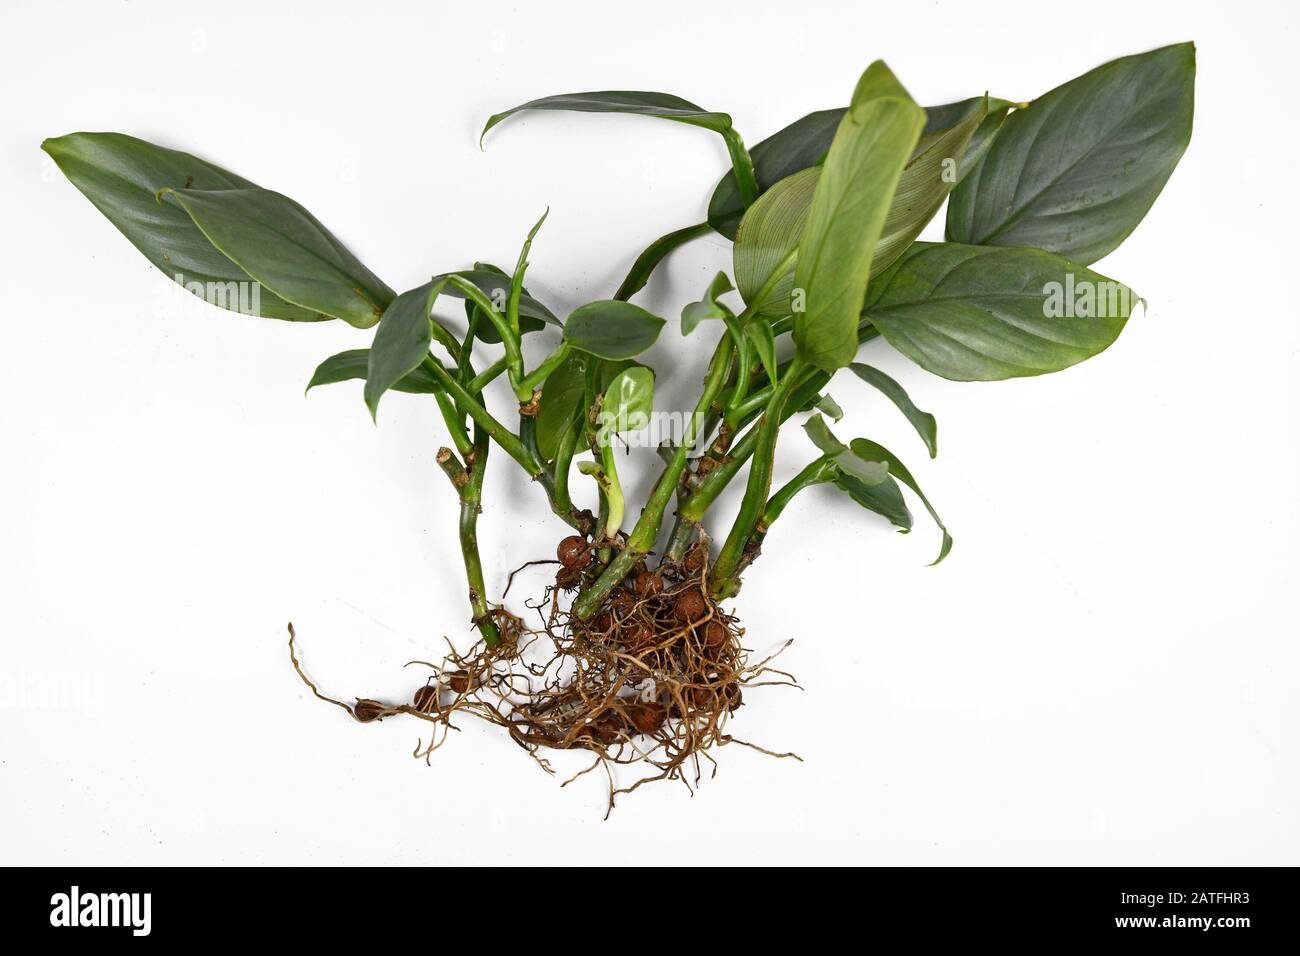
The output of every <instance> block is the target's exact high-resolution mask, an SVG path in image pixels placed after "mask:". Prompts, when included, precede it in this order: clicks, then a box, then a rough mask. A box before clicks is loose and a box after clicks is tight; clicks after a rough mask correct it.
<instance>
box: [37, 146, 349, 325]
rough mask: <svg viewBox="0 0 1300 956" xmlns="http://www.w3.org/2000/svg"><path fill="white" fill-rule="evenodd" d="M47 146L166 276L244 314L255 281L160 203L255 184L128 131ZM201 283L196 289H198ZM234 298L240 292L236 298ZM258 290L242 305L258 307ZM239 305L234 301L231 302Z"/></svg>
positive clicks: (277, 305)
mask: <svg viewBox="0 0 1300 956" xmlns="http://www.w3.org/2000/svg"><path fill="white" fill-rule="evenodd" d="M41 148H42V149H44V150H45V151H46V152H47V153H49V154H50V157H51V158H52V159H53V160H54V162H55V163H57V164H58V166H59V168H60V169H61V170H63V172H64V174H65V175H66V176H67V177H68V179H69V180H71V181H72V184H73V185H74V186H76V187H77V188H78V189H79V190H81V192H82V193H83V194H84V195H85V197H86V198H87V199H89V200H90V201H91V202H92V203H94V205H95V208H97V209H98V210H99V211H100V212H102V213H103V214H104V216H105V217H106V218H107V219H108V221H109V222H111V223H112V224H113V225H114V226H116V227H117V228H118V230H119V231H120V232H121V233H122V234H123V235H124V236H126V238H127V239H129V240H130V241H131V244H132V245H134V246H135V247H136V248H137V249H139V250H140V252H142V253H143V254H144V256H145V258H146V259H148V260H149V261H150V262H152V263H153V264H154V265H155V266H157V267H158V268H159V269H161V270H162V271H163V273H164V274H165V275H166V276H167V278H169V279H171V280H173V281H175V282H178V283H180V284H181V285H189V286H190V289H191V291H197V288H198V286H202V287H203V289H204V290H205V295H204V298H205V299H207V300H208V301H209V302H212V303H213V304H216V305H220V306H222V307H223V308H230V309H231V311H242V310H243V309H242V308H241V307H240V305H239V303H240V302H241V296H240V290H241V288H244V286H240V285H234V286H232V285H231V284H232V283H245V284H247V286H250V287H251V286H252V284H253V283H254V281H255V280H254V279H253V277H252V276H250V275H249V274H248V273H247V272H245V271H244V270H243V269H241V268H240V267H239V266H237V265H236V264H235V263H234V262H232V261H231V260H230V258H229V257H228V256H226V255H225V254H224V253H222V252H221V251H220V250H218V249H217V248H216V247H215V246H214V245H213V244H212V243H211V242H209V241H208V238H207V237H206V236H205V235H203V233H202V232H201V231H200V230H199V227H198V226H196V225H195V224H194V220H192V219H191V218H190V217H189V216H188V215H186V214H185V212H184V211H183V210H181V209H177V208H176V207H174V206H168V205H160V204H159V202H158V198H157V197H158V192H159V190H162V189H167V188H172V189H181V188H186V187H188V188H193V189H221V190H225V189H251V188H254V187H255V185H256V184H255V183H251V182H249V181H248V180H247V179H244V178H243V177H241V176H236V175H235V174H234V173H232V172H228V171H227V170H224V169H222V168H221V167H220V166H214V165H212V164H211V163H207V162H204V161H203V160H201V159H199V158H197V157H195V156H191V155H190V154H189V153H182V152H179V151H177V150H174V149H164V148H163V147H161V146H155V145H154V144H153V143H147V142H145V141H144V140H142V139H136V138H135V137H133V136H124V135H122V134H121V133H69V134H68V135H67V136H60V137H57V138H56V139H47V140H46V141H45V142H44V143H42V144H41ZM195 283H197V285H195ZM232 293H233V294H232ZM258 298H259V300H260V301H259V303H258V309H257V311H258V312H260V313H261V315H262V316H264V317H265V318H268V319H285V320H287V321H290V322H319V321H323V320H326V319H330V318H332V316H329V315H321V314H320V313H319V312H317V311H314V310H311V309H304V308H302V307H300V306H297V305H293V304H291V303H289V302H286V301H285V300H284V299H282V298H280V297H279V296H278V295H276V294H275V293H274V292H272V291H270V290H269V289H261V290H259V293H258ZM251 299H252V291H251V289H250V290H249V291H248V292H247V293H246V294H245V295H244V296H243V299H242V301H243V302H245V303H247V302H251ZM231 303H233V304H231Z"/></svg>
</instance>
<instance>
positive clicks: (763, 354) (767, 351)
mask: <svg viewBox="0 0 1300 956" xmlns="http://www.w3.org/2000/svg"><path fill="white" fill-rule="evenodd" d="M745 338H746V339H748V340H749V344H750V346H751V347H752V348H753V349H754V354H756V355H757V356H758V360H759V361H760V362H762V363H763V371H765V372H767V378H768V381H769V382H771V383H772V385H773V386H775V385H776V382H777V364H776V338H775V336H773V334H772V326H770V325H768V323H767V321H766V320H765V319H763V318H761V317H759V316H755V317H753V318H751V319H749V320H748V321H746V322H745Z"/></svg>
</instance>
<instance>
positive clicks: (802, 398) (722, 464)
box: [682, 322, 880, 524]
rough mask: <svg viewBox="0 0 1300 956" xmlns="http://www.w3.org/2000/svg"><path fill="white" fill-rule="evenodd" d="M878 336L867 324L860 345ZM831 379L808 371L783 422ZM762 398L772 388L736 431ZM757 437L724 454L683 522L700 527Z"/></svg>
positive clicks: (752, 433) (748, 435) (746, 407)
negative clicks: (705, 514) (707, 512)
mask: <svg viewBox="0 0 1300 956" xmlns="http://www.w3.org/2000/svg"><path fill="white" fill-rule="evenodd" d="M879 334H880V333H879V332H878V331H877V330H876V329H875V328H874V327H872V326H871V325H869V324H867V323H866V322H864V323H863V324H862V325H861V326H859V327H858V342H859V343H863V342H868V341H870V340H871V339H873V338H875V337H876V336H877V335H879ZM788 370H789V363H786V364H783V365H782V366H781V375H782V377H784V375H785V373H786V372H787V371H788ZM830 378H831V376H830V375H829V374H827V373H826V372H820V371H806V372H805V373H804V378H803V381H801V382H800V383H799V385H798V386H797V387H796V390H795V394H794V396H793V398H792V400H791V401H789V402H788V403H787V404H786V408H785V412H784V413H783V415H782V420H783V421H784V420H785V419H789V418H790V417H791V416H792V415H794V414H795V413H796V412H798V411H799V408H800V406H801V405H803V404H805V403H806V401H808V400H810V399H811V398H812V397H813V396H814V395H816V394H817V393H818V392H820V391H821V390H822V389H823V388H825V387H826V383H827V382H829V381H830ZM760 396H761V397H762V400H763V405H764V406H765V405H766V404H767V402H769V401H770V400H771V397H772V389H771V388H770V387H765V388H763V389H759V390H758V391H757V392H755V393H754V395H752V396H750V397H749V398H748V399H746V400H745V402H744V403H743V414H741V415H739V417H738V421H737V423H736V426H735V427H736V428H743V427H744V425H745V424H746V421H747V420H748V419H749V417H750V415H751V414H754V413H756V412H758V410H759V406H754V407H751V403H752V402H753V400H754V399H756V398H758V397H760ZM757 437H758V432H757V429H754V428H751V429H749V431H747V432H745V434H744V435H742V436H741V437H740V438H739V439H738V440H737V441H736V442H735V443H734V444H733V445H732V446H731V448H730V449H729V450H728V452H727V453H726V454H725V455H723V456H721V457H720V458H718V464H717V466H716V467H715V468H713V469H712V470H711V471H710V472H709V473H708V474H707V475H705V476H704V477H703V478H702V479H701V480H700V485H699V487H698V488H697V489H696V490H695V491H694V492H693V493H692V494H691V497H690V500H689V501H687V503H686V505H685V507H684V508H683V509H682V518H683V519H684V520H686V521H689V522H691V523H693V524H698V523H699V522H700V521H701V520H702V519H703V518H704V513H705V512H706V511H708V509H709V507H710V506H711V505H712V504H713V502H714V501H716V500H717V498H718V496H719V495H720V494H722V492H723V490H724V489H725V488H726V487H727V485H728V484H730V482H731V480H732V479H733V478H735V477H736V475H737V474H738V473H739V472H740V469H741V468H743V467H744V465H745V462H746V461H748V460H749V456H750V455H752V454H753V453H754V446H755V444H756V441H757Z"/></svg>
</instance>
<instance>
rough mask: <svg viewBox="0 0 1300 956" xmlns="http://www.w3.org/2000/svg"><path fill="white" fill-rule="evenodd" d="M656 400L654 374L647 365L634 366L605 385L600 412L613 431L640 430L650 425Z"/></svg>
mask: <svg viewBox="0 0 1300 956" xmlns="http://www.w3.org/2000/svg"><path fill="white" fill-rule="evenodd" d="M654 399H655V373H654V372H652V371H651V370H650V369H648V368H646V367H645V366H644V365H634V366H632V367H631V368H627V369H624V370H623V371H621V372H619V373H618V374H617V375H616V376H614V379H613V381H611V382H610V383H609V385H608V386H606V388H605V401H604V403H603V404H602V405H601V409H600V410H601V412H602V414H603V415H604V416H606V417H605V419H604V420H605V421H606V422H607V423H608V425H609V427H610V428H612V429H613V430H614V431H617V432H634V431H639V430H640V429H642V428H645V427H646V425H648V424H649V423H650V413H651V412H653V411H654Z"/></svg>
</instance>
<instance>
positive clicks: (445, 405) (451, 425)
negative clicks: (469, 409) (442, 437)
mask: <svg viewBox="0 0 1300 956" xmlns="http://www.w3.org/2000/svg"><path fill="white" fill-rule="evenodd" d="M433 397H434V400H435V401H437V403H438V411H439V412H440V413H441V414H442V421H443V423H444V424H445V425H446V426H447V432H448V433H449V434H450V435H451V443H452V444H453V445H455V446H456V450H457V451H458V452H460V453H461V454H462V455H468V454H469V453H470V452H471V451H472V450H473V448H474V443H473V442H472V441H470V437H469V432H467V431H466V430H465V417H464V416H463V415H462V414H461V413H460V411H459V410H458V409H457V407H456V403H455V402H454V401H452V399H451V396H450V395H448V394H447V393H446V392H437V393H435V394H434V396H433Z"/></svg>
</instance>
